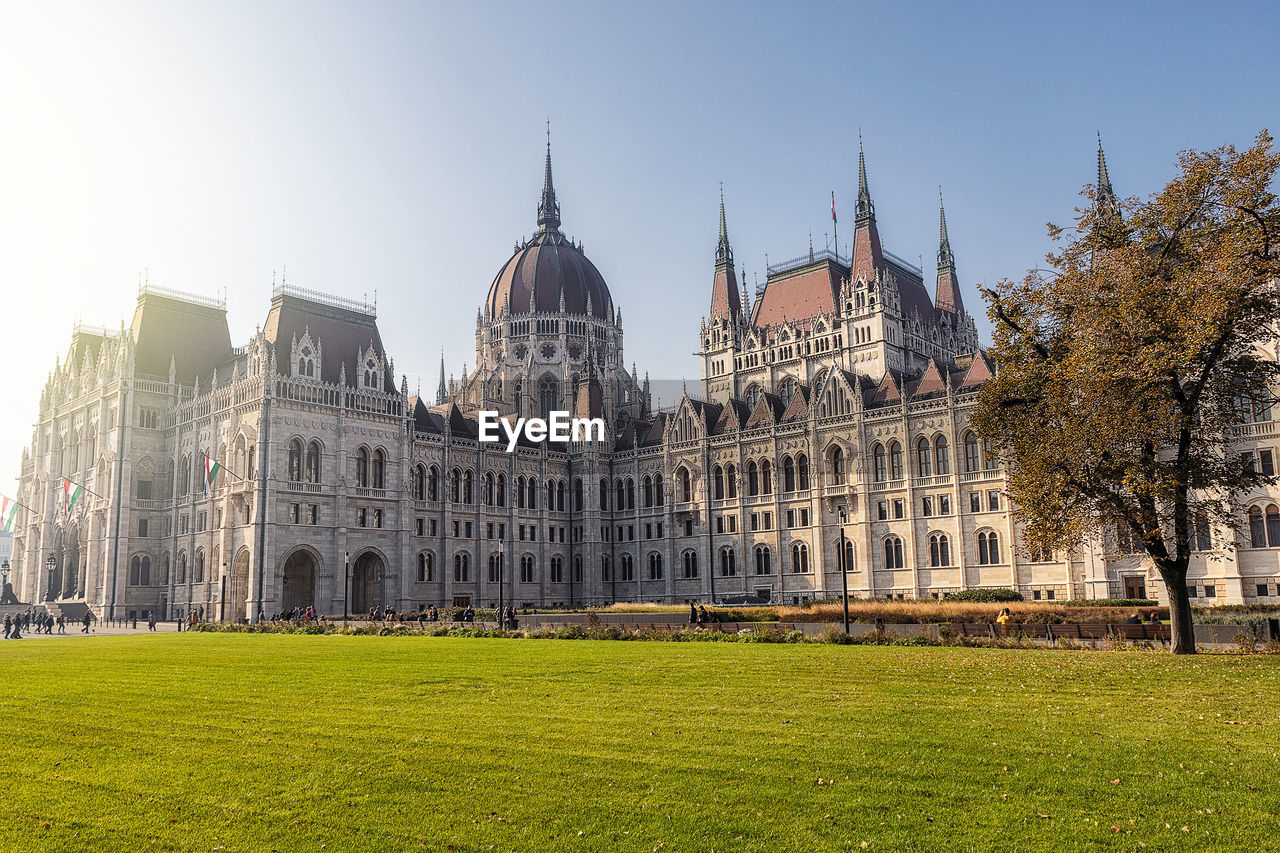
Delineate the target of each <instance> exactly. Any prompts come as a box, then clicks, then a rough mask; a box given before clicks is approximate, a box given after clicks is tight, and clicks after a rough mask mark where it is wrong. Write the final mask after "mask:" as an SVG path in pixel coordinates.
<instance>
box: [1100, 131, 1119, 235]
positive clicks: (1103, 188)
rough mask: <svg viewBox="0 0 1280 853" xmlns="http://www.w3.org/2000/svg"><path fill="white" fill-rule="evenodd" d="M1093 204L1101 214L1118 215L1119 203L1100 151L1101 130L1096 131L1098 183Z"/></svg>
mask: <svg viewBox="0 0 1280 853" xmlns="http://www.w3.org/2000/svg"><path fill="white" fill-rule="evenodd" d="M1095 204H1096V206H1097V210H1098V213H1099V214H1100V215H1103V216H1116V217H1119V216H1120V203H1119V202H1118V201H1117V200H1116V194H1115V191H1114V190H1113V189H1112V188H1111V176H1110V175H1108V174H1107V155H1106V154H1105V153H1103V151H1102V132H1101V131H1099V132H1098V185H1097V195H1096V201H1095Z"/></svg>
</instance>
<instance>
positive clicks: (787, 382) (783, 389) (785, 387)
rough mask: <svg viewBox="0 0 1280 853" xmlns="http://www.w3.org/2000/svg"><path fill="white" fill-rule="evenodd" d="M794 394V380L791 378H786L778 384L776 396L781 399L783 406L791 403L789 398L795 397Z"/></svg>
mask: <svg viewBox="0 0 1280 853" xmlns="http://www.w3.org/2000/svg"><path fill="white" fill-rule="evenodd" d="M795 393H796V380H795V379H794V378H793V377H791V376H788V377H787V378H786V379H783V380H782V381H781V382H779V383H778V396H779V397H781V398H782V402H783V404H784V405H785V404H787V403H790V402H791V398H792V397H793V396H795Z"/></svg>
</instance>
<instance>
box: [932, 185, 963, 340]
mask: <svg viewBox="0 0 1280 853" xmlns="http://www.w3.org/2000/svg"><path fill="white" fill-rule="evenodd" d="M933 304H934V305H936V306H937V307H938V309H939V310H941V311H949V312H951V313H952V314H955V315H957V316H959V315H961V314H964V300H963V299H962V298H961V296H960V279H959V278H957V277H956V258H955V255H953V254H952V253H951V238H950V237H949V236H947V209H946V208H945V207H943V206H942V191H941V190H939V191H938V284H937V287H936V288H935V289H934V292H933Z"/></svg>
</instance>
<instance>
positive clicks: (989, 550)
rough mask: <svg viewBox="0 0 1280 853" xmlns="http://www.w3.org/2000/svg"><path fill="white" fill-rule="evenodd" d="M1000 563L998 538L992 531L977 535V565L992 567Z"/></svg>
mask: <svg viewBox="0 0 1280 853" xmlns="http://www.w3.org/2000/svg"><path fill="white" fill-rule="evenodd" d="M998 562H1000V536H999V535H998V534H997V533H995V532H994V531H992V532H990V533H979V534H978V565H981V566H992V565H995V564H996V563H998Z"/></svg>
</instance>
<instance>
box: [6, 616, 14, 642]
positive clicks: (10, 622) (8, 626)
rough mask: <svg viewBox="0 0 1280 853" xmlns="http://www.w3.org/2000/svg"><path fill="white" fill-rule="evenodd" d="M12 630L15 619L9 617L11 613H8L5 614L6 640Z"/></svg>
mask: <svg viewBox="0 0 1280 853" xmlns="http://www.w3.org/2000/svg"><path fill="white" fill-rule="evenodd" d="M12 630H13V619H11V618H10V617H9V614H7V613H6V614H5V616H4V638H5V639H6V640H7V639H9V632H10V631H12Z"/></svg>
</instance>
